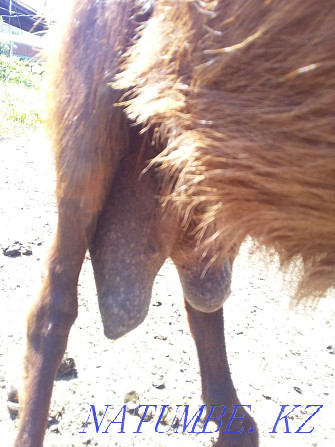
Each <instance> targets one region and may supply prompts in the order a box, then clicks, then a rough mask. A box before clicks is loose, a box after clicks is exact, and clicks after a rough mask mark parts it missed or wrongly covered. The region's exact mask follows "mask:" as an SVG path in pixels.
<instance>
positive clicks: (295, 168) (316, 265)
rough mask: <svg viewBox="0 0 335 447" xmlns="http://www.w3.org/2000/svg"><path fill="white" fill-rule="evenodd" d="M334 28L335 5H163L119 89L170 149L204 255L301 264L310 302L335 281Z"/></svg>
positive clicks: (167, 154)
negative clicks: (247, 247)
mask: <svg viewBox="0 0 335 447" xmlns="http://www.w3.org/2000/svg"><path fill="white" fill-rule="evenodd" d="M172 5H173V7H171V6H172ZM334 23H335V5H334V2H333V1H329V0H325V1H322V2H321V3H320V2H317V1H314V0H297V1H292V0H284V1H281V2H276V1H264V0H246V1H240V2H236V1H235V0H225V1H205V2H197V1H189V0H180V1H173V2H171V1H168V0H158V1H157V2H156V5H155V11H154V16H153V18H152V19H151V20H150V21H149V23H148V26H147V27H146V28H145V30H144V32H143V33H142V36H141V39H139V41H138V42H137V44H136V45H135V47H132V48H131V49H130V50H129V52H128V54H127V55H126V61H125V64H124V71H123V72H122V73H121V74H120V75H119V76H118V81H117V82H116V84H114V85H116V86H118V87H123V88H127V89H129V88H132V93H131V96H132V100H131V101H130V103H128V107H127V112H128V114H129V116H130V117H131V118H132V119H135V120H136V121H137V122H138V123H141V124H144V125H148V123H149V124H150V125H155V126H157V127H156V128H157V138H161V139H163V140H164V141H165V142H166V149H165V150H164V151H163V152H162V153H161V154H160V155H159V157H158V160H159V161H160V162H161V163H162V168H161V169H162V171H163V172H164V175H165V185H164V195H166V196H167V199H168V200H170V201H173V202H174V203H175V205H176V207H177V208H178V211H179V213H180V216H181V219H182V220H183V221H184V222H185V224H188V223H192V229H193V234H194V235H195V237H196V238H197V239H198V240H199V245H200V247H199V248H200V250H201V251H202V250H206V251H207V250H208V251H210V253H211V256H212V259H213V260H216V259H217V260H218V261H219V262H220V261H222V259H225V258H226V256H227V253H229V252H230V251H231V249H232V248H233V247H239V246H240V244H241V243H242V242H243V240H244V239H245V238H246V236H251V237H252V238H254V239H255V240H257V241H258V242H259V243H260V244H263V245H265V246H267V247H272V248H275V250H276V251H278V252H279V254H280V258H281V262H282V264H283V265H284V264H287V263H288V262H289V261H291V260H292V259H295V258H298V257H299V258H301V259H302V260H303V264H304V275H303V278H302V281H301V283H300V288H299V290H298V294H297V296H298V297H299V298H301V297H303V296H308V295H317V296H321V295H322V294H324V292H325V291H326V290H327V288H328V287H330V286H333V285H334V283H335V268H334V267H335V147H334V144H335V132H334V130H335V128H334V125H335V46H334V42H335V27H334ZM171 178H173V179H174V181H171ZM167 199H166V200H167Z"/></svg>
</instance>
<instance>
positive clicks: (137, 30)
mask: <svg viewBox="0 0 335 447" xmlns="http://www.w3.org/2000/svg"><path fill="white" fill-rule="evenodd" d="M145 8H147V9H145ZM334 24H335V3H334V1H333V0H282V1H281V2H277V1H271V0H241V1H236V0H202V1H200V0H155V1H145V0H105V1H94V2H91V1H89V0H81V1H79V0H75V1H74V6H73V9H72V13H71V16H70V19H69V21H68V23H67V26H66V28H65V31H64V35H63V39H62V43H61V47H60V51H59V52H58V56H57V58H56V62H55V69H54V73H53V92H54V94H53V97H52V100H51V113H50V123H51V127H50V129H51V135H52V140H53V147H54V151H55V159H56V170H57V203H58V213H59V220H58V228H57V234H56V238H55V242H54V245H53V247H52V249H51V253H50V259H49V264H48V274H47V276H46V277H45V279H44V283H43V286H42V290H41V293H40V296H39V298H38V300H37V302H36V303H35V304H34V306H33V308H32V310H31V312H30V314H29V317H28V331H27V332H28V333H27V337H28V344H27V352H26V356H25V374H26V377H25V394H24V400H23V403H22V407H23V409H22V414H21V421H20V429H19V434H18V437H17V441H16V447H41V446H42V444H43V436H44V431H45V427H46V423H47V416H48V409H49V402H50V397H51V392H52V385H53V380H54V377H55V374H56V371H57V368H58V366H59V364H60V362H61V359H62V356H63V353H64V350H65V347H66V343H67V338H68V333H69V330H70V328H71V325H72V324H73V322H74V320H75V318H76V315H77V293H76V292H77V281H78V275H79V272H80V269H81V265H82V262H83V259H84V255H85V252H86V250H87V249H88V248H90V250H91V253H92V262H93V266H94V271H95V277H96V284H97V290H98V297H99V305H100V310H101V316H102V320H103V324H104V330H105V333H106V335H107V336H108V337H111V338H117V337H120V336H122V335H123V334H125V333H126V332H128V331H129V330H131V329H133V328H134V327H136V326H138V325H139V324H140V323H141V322H142V321H143V319H144V318H145V316H146V314H147V310H148V306H149V301H150V295H151V288H152V284H153V280H154V277H155V275H156V273H157V271H158V269H159V268H160V267H161V265H162V264H163V262H164V260H165V259H166V258H167V257H169V256H170V257H171V258H172V260H173V261H174V263H175V264H176V266H177V269H178V272H179V275H180V279H181V283H182V286H183V291H184V296H185V306H186V310H187V313H188V319H189V323H190V327H191V331H192V334H193V336H194V339H195V342H196V345H197V350H198V355H199V361H200V370H201V377H202V393H203V398H204V401H205V403H206V404H209V405H214V404H222V405H225V406H226V408H227V415H228V416H226V415H225V416H223V417H222V422H223V424H222V427H225V426H226V425H227V423H228V421H229V416H230V415H231V413H232V411H231V409H232V408H233V407H234V405H238V404H239V401H238V398H237V395H236V391H235V389H234V385H233V383H232V380H231V378H230V372H229V367H228V361H227V356H226V352H225V343H224V334H223V312H222V305H223V302H224V300H225V299H226V297H227V295H228V293H229V284H230V275H231V267H232V263H233V260H234V256H235V253H236V251H237V250H238V248H239V246H240V245H241V243H242V242H243V240H244V239H245V238H246V237H247V236H251V237H252V238H253V240H254V241H255V242H256V243H259V244H261V245H264V246H266V247H269V248H271V249H274V250H276V251H277V252H278V253H279V255H280V259H281V263H282V266H285V265H288V263H289V262H290V261H292V260H300V261H301V265H302V279H301V281H300V283H299V287H298V291H297V294H296V298H297V299H301V298H303V297H305V296H308V295H309V296H314V297H319V296H321V295H322V294H323V293H324V292H325V291H326V290H327V289H328V288H329V287H330V286H333V285H334V284H335V269H334V267H335V44H334V42H335V26H334ZM148 160H152V162H151V163H150V164H149V165H148V163H147V161H148ZM143 171H144V173H143ZM141 173H142V174H141ZM218 345H220V346H222V349H221V351H219V350H218V349H217V346H218ZM228 410H229V411H228ZM241 415H242V412H241V414H240V415H239V416H241ZM240 424H241V421H235V422H234V423H233V424H232V426H231V430H230V431H231V432H236V431H239V430H240ZM243 426H244V430H243V431H242V433H240V434H236V433H225V432H224V430H222V431H221V432H220V435H219V439H218V442H217V445H218V446H221V447H256V446H257V445H258V435H257V428H256V424H255V422H254V421H253V420H252V418H251V417H250V416H249V415H248V414H245V415H244V419H243ZM252 428H253V429H252Z"/></svg>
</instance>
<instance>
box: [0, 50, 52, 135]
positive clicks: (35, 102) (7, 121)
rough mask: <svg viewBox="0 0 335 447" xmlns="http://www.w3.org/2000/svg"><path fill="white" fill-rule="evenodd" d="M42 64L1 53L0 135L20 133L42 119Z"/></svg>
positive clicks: (43, 93) (39, 122) (43, 114)
mask: <svg viewBox="0 0 335 447" xmlns="http://www.w3.org/2000/svg"><path fill="white" fill-rule="evenodd" d="M42 72H43V67H41V65H39V64H36V63H33V62H29V61H20V60H19V59H18V58H15V57H13V58H8V57H6V56H0V138H6V137H11V136H14V135H21V134H23V133H25V132H27V130H29V129H34V128H37V127H38V126H40V125H41V123H43V121H44V120H45V115H46V113H45V111H46V105H45V80H44V76H43V74H42Z"/></svg>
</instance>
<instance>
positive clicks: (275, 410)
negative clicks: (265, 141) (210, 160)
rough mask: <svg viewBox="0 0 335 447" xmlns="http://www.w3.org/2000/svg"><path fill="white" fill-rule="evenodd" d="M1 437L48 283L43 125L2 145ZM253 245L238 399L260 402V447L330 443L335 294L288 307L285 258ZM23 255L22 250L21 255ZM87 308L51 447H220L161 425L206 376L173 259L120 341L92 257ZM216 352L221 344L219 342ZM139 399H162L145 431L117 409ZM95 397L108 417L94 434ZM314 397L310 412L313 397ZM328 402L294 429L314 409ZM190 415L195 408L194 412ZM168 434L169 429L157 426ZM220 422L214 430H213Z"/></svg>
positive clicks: (236, 321)
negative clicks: (31, 320)
mask: <svg viewBox="0 0 335 447" xmlns="http://www.w3.org/2000/svg"><path fill="white" fill-rule="evenodd" d="M0 166H1V176H0V198H1V201H0V203H1V211H0V229H1V231H0V280H1V292H0V293H1V295H0V335H1V337H0V434H1V435H0V446H1V447H7V446H11V445H12V443H13V439H14V435H15V431H16V427H17V419H16V418H15V417H13V416H11V415H10V414H9V411H8V409H7V393H8V389H9V388H10V386H11V385H12V384H14V383H18V381H19V379H20V375H21V359H22V352H23V347H24V330H25V315H26V312H27V309H28V308H29V306H30V304H31V302H32V300H33V299H34V297H35V296H36V293H37V291H38V289H39V286H40V276H41V271H42V266H43V260H44V258H45V255H46V251H47V249H48V246H49V244H50V242H51V238H52V233H53V230H54V228H55V223H56V209H55V205H54V199H53V189H54V179H53V172H52V165H51V163H50V153H49V146H48V143H47V141H46V139H45V138H44V136H43V134H42V133H41V132H35V133H32V134H29V135H28V136H25V137H21V138H20V139H12V140H7V141H1V142H0ZM248 247H249V245H248V243H247V244H245V245H244V246H243V247H242V249H241V252H240V254H239V256H238V258H237V260H236V263H235V266H234V275H233V284H232V294H231V297H230V298H229V300H228V301H227V302H226V304H225V307H224V312H225V322H226V323H225V324H226V339H227V346H228V348H227V349H228V352H229V361H230V365H231V370H232V374H233V378H234V383H235V386H236V388H237V391H238V395H239V397H240V400H241V403H242V404H244V405H251V409H252V410H251V413H252V415H253V416H254V417H255V419H256V421H257V422H258V426H259V432H260V444H261V447H275V446H285V447H287V446H294V447H300V446H301V447H302V446H304V447H312V446H313V447H315V446H318V447H333V445H334V441H335V423H334V414H335V331H334V329H335V318H334V317H335V301H334V291H333V292H330V293H329V296H330V298H328V299H322V300H321V302H320V303H319V305H318V308H317V309H316V310H313V309H312V307H310V306H307V307H299V308H298V309H295V310H290V309H289V296H290V290H291V286H290V282H289V281H287V280H286V278H285V277H283V275H281V274H280V273H278V272H277V264H276V259H273V260H272V261H269V259H268V258H266V257H265V256H264V255H261V256H258V257H257V258H256V257H255V256H254V257H252V258H250V256H249V253H248ZM15 254H16V255H17V256H14V255H15ZM79 298H80V309H79V317H78V319H77V321H76V323H75V326H74V327H73V329H72V331H71V334H70V339H69V344H68V351H67V353H68V354H67V355H68V357H70V358H73V359H74V362H75V371H74V370H73V369H72V370H70V373H69V374H68V375H65V376H64V377H63V378H62V379H59V380H57V381H56V383H55V388H54V394H53V400H52V405H51V411H50V424H49V428H48V431H47V435H46V441H45V446H46V447H61V446H62V447H82V446H99V447H107V446H108V447H111V446H119V447H121V446H122V447H125V446H127V447H130V446H142V445H143V446H144V445H145V446H155V447H163V446H170V445H172V443H173V445H180V446H183V447H185V446H188V445H189V446H191V445H192V446H211V445H212V442H213V439H214V438H215V436H216V435H215V434H210V433H208V434H204V433H201V434H188V433H184V434H182V433H174V432H173V431H172V430H170V431H169V432H168V433H157V432H155V424H156V422H157V419H158V414H159V411H160V410H159V408H160V406H161V405H169V406H170V407H171V409H172V410H171V411H172V413H173V412H175V411H176V409H177V405H189V406H190V412H192V411H193V413H195V411H196V410H197V409H199V407H200V405H201V400H200V378H199V370H198V364H197V357H196V352H195V347H194V344H193V340H192V338H191V337H190V335H189V332H188V326H187V322H186V318H185V312H184V309H183V299H182V291H181V287H180V284H179V281H178V277H177V274H176V271H175V269H174V267H173V265H172V263H171V262H167V263H166V264H165V265H164V267H163V268H162V270H161V271H160V273H159V274H158V276H157V278H156V281H155V285H154V290H153V294H152V302H151V307H150V313H149V315H148V317H147V319H146V321H145V322H144V323H143V324H142V325H141V326H140V327H139V328H138V329H136V330H134V331H133V332H132V333H130V334H128V335H127V336H125V337H123V338H122V339H120V340H117V341H110V340H108V339H106V338H105V337H104V335H103V331H102V324H101V322H100V315H99V310H98V306H97V300H96V293H95V285H94V280H93V274H92V270H91V266H90V262H89V259H87V261H86V262H85V265H84V267H83V271H82V275H81V278H80V286H79ZM218 349H219V346H218ZM129 395H130V396H136V399H137V400H136V399H135V401H136V402H135V404H134V406H136V405H137V404H138V403H140V404H142V405H157V406H158V407H157V408H158V410H157V412H156V413H154V414H153V417H152V419H151V420H150V421H149V422H146V423H144V424H143V426H142V432H143V433H142V434H139V433H136V434H134V433H133V432H134V431H136V429H137V426H138V424H139V422H140V418H139V417H138V416H137V415H133V414H130V413H129V412H127V413H126V415H125V426H124V432H125V433H118V431H120V426H121V424H111V426H110V429H109V430H108V432H107V433H102V431H106V428H107V425H108V423H109V422H111V421H112V420H113V419H115V420H117V421H121V416H122V414H121V416H120V415H119V417H118V418H116V415H117V414H118V412H119V411H120V410H121V409H122V406H123V405H124V402H125V398H127V396H129ZM90 405H95V408H96V413H97V418H98V420H99V421H100V420H101V419H102V417H103V414H104V411H105V409H106V407H105V405H113V407H108V411H107V413H106V416H105V420H104V421H103V422H102V424H101V430H100V431H99V433H96V430H95V425H94V423H93V418H92V414H91V415H90V419H89V423H88V424H87V426H86V429H85V430H84V431H86V433H80V432H81V431H83V426H84V424H85V422H86V420H87V419H88V417H89V413H90ZM281 405H288V407H286V412H288V411H289V410H290V409H292V408H293V405H301V406H300V407H297V409H296V410H295V412H294V413H293V414H292V417H290V418H289V430H290V433H285V430H286V428H285V423H284V421H283V420H282V421H281V422H279V423H278V426H277V433H275V434H274V433H270V432H271V431H272V429H273V427H274V424H275V422H276V420H277V418H278V415H279V413H280V410H281ZM308 405H313V407H309V408H307V409H306V406H308ZM317 405H319V406H320V405H323V407H322V408H321V409H320V411H319V412H318V413H317V414H316V415H315V416H314V417H313V418H312V419H311V420H310V421H309V422H307V424H306V425H305V426H304V427H303V428H302V429H301V431H302V432H309V431H311V430H312V428H313V427H314V430H313V431H312V432H311V433H296V431H297V430H298V428H299V426H301V425H302V424H303V422H304V421H305V420H306V419H307V417H308V416H310V415H311V414H312V413H313V412H314V411H315V410H316V409H317V407H314V406H317ZM193 413H192V414H193ZM160 427H161V428H159V431H162V432H163V431H164V430H166V429H167V427H166V426H160ZM212 429H213V427H212Z"/></svg>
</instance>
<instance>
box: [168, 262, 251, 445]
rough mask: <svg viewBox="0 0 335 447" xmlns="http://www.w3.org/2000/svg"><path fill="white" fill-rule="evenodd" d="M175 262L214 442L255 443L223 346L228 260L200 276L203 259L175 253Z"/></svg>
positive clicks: (249, 417) (228, 287)
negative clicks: (213, 425) (216, 428)
mask: <svg viewBox="0 0 335 447" xmlns="http://www.w3.org/2000/svg"><path fill="white" fill-rule="evenodd" d="M175 263H176V266H177V269H178V272H179V276H180V280H181V283H182V286H183V291H184V297H185V308H186V311H187V316H188V322H189V325H190V329H191V333H192V335H193V338H194V340H195V343H196V348H197V352H198V357H199V364H200V373H201V381H202V397H203V400H204V402H205V404H206V405H208V407H207V418H209V417H210V416H211V417H212V419H213V420H214V422H216V423H217V424H219V425H220V432H219V438H218V441H217V443H216V446H218V447H219V446H220V447H257V446H258V432H257V426H256V423H255V422H254V420H253V419H252V417H251V416H250V415H249V414H248V413H247V412H246V411H245V408H244V407H242V406H241V407H239V405H241V404H240V402H239V399H238V397H237V394H236V390H235V388H234V384H233V381H232V378H231V374H230V370H229V364H228V359H227V352H226V346H225V337H224V319H223V308H222V305H223V302H224V301H225V299H226V298H227V296H228V294H229V291H230V278H231V263H230V262H229V261H228V262H227V263H226V265H225V266H224V267H223V268H222V269H221V270H217V269H215V268H213V267H212V268H210V269H209V270H208V271H207V273H206V274H205V276H204V277H203V278H202V277H201V274H202V272H203V271H204V268H205V265H206V263H205V261H204V262H203V263H202V262H200V261H199V262H198V263H197V262H196V261H195V260H191V261H189V260H188V261H187V262H185V260H184V262H182V263H181V262H180V261H179V259H178V257H177V259H176V261H175ZM212 406H217V407H212ZM212 408H213V410H214V411H213V412H212V414H211V415H210V414H209V412H210V411H211V409H212ZM242 418H243V419H242Z"/></svg>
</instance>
